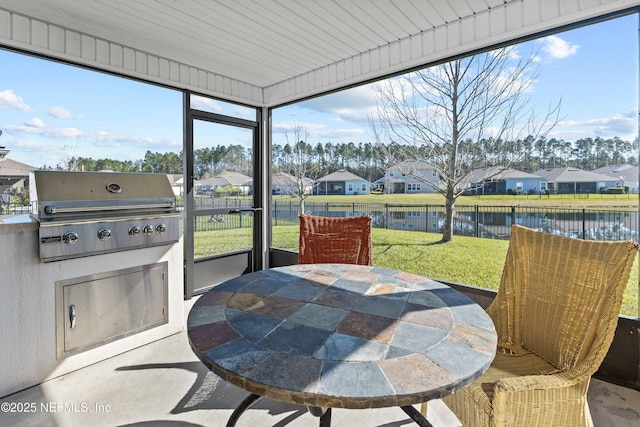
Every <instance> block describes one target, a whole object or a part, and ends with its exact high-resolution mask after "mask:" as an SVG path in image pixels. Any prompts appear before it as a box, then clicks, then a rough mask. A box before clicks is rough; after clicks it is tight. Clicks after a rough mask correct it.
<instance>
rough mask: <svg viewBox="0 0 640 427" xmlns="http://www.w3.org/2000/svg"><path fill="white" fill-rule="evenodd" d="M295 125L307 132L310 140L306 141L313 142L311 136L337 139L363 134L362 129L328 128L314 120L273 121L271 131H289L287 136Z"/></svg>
mask: <svg viewBox="0 0 640 427" xmlns="http://www.w3.org/2000/svg"><path fill="white" fill-rule="evenodd" d="M296 127H300V128H301V129H302V131H303V132H309V138H310V140H309V141H307V142H308V143H310V144H313V143H314V141H313V138H324V139H339V138H354V137H358V136H362V135H364V134H365V132H364V130H363V129H360V128H340V127H337V128H329V127H327V126H326V124H323V123H314V122H279V123H274V127H273V132H274V133H276V134H285V133H287V132H289V138H291V137H292V136H293V131H294V129H295V128H296ZM280 143H282V144H286V141H280Z"/></svg>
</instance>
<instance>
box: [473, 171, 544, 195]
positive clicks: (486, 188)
mask: <svg viewBox="0 0 640 427" xmlns="http://www.w3.org/2000/svg"><path fill="white" fill-rule="evenodd" d="M461 187H462V188H466V189H467V190H466V193H467V194H474V195H478V194H507V193H508V192H509V190H512V191H514V192H516V193H517V194H540V193H541V192H543V191H544V190H546V189H547V179H546V178H544V177H542V176H540V175H536V174H531V173H527V172H522V171H519V170H516V169H508V168H505V167H504V166H493V167H489V168H482V169H475V170H473V171H471V172H470V173H469V175H467V177H466V178H465V179H464V180H463V182H462V183H461Z"/></svg>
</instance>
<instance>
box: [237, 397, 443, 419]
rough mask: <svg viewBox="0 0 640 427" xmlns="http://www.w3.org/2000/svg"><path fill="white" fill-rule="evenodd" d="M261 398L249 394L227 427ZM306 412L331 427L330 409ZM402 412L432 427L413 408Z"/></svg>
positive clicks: (309, 409) (310, 409) (311, 407)
mask: <svg viewBox="0 0 640 427" xmlns="http://www.w3.org/2000/svg"><path fill="white" fill-rule="evenodd" d="M261 397H262V396H259V395H257V394H250V395H249V396H247V397H246V398H245V399H244V400H243V401H242V402H240V405H238V407H237V408H236V409H235V410H234V411H233V413H232V414H231V416H230V417H229V421H227V427H235V425H236V423H237V422H238V418H240V415H242V414H243V413H244V411H246V410H247V409H249V407H250V406H251V405H253V404H254V403H255V402H256V401H257V400H258V399H260V398H261ZM307 410H308V411H309V413H310V414H311V415H313V416H314V417H320V427H331V408H318V407H315V406H310V407H307ZM402 410H403V411H404V412H405V413H406V414H407V415H409V417H411V419H412V420H413V421H415V422H416V424H418V425H419V426H420V427H433V426H432V425H431V424H430V423H429V421H427V420H426V418H425V417H423V416H422V414H421V413H420V412H419V411H418V410H416V408H414V407H413V406H402Z"/></svg>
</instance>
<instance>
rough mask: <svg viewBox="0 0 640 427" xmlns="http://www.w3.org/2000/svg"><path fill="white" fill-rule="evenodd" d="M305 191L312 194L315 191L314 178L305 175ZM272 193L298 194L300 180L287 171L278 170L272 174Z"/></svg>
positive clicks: (303, 179) (303, 180)
mask: <svg viewBox="0 0 640 427" xmlns="http://www.w3.org/2000/svg"><path fill="white" fill-rule="evenodd" d="M302 182H303V185H304V193H305V194H311V192H312V191H313V180H312V179H310V178H306V177H303V178H302ZM271 189H272V190H271V193H272V194H273V195H292V194H298V192H299V189H298V180H297V178H296V177H295V176H293V175H291V174H289V173H286V172H277V173H274V174H272V175H271Z"/></svg>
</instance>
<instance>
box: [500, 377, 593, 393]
mask: <svg viewBox="0 0 640 427" xmlns="http://www.w3.org/2000/svg"><path fill="white" fill-rule="evenodd" d="M585 379H587V378H585V377H582V376H577V375H572V372H571V371H567V372H557V373H551V374H543V375H527V376H523V377H513V378H502V379H499V380H498V381H496V383H495V386H494V392H495V394H496V396H497V395H498V394H499V393H517V392H519V391H529V390H532V389H535V390H546V389H560V388H564V387H572V386H575V385H576V384H578V383H580V382H582V381H584V380H585Z"/></svg>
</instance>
